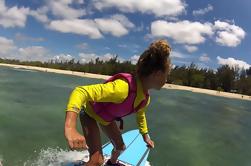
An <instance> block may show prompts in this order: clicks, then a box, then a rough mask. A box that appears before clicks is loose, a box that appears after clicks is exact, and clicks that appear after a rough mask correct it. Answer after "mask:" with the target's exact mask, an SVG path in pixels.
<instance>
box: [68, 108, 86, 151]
mask: <svg viewBox="0 0 251 166" xmlns="http://www.w3.org/2000/svg"><path fill="white" fill-rule="evenodd" d="M77 117H78V114H77V113H76V112H70V111H67V112H66V117H65V127H64V133H65V138H66V140H67V142H68V145H69V147H70V148H71V149H72V150H73V149H87V148H88V146H87V145H86V141H85V137H84V136H82V135H81V134H79V133H78V131H77V130H76V121H77Z"/></svg>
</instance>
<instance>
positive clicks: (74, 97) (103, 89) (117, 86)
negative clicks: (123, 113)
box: [66, 78, 150, 134]
mask: <svg viewBox="0 0 251 166" xmlns="http://www.w3.org/2000/svg"><path fill="white" fill-rule="evenodd" d="M128 91H129V85H128V83H127V82H126V81H125V80H123V79H116V80H114V81H112V82H107V83H105V84H94V85H86V86H78V87H76V88H75V89H74V90H73V91H72V93H71V95H70V98H69V102H68V104H67V109H66V111H72V112H76V113H79V112H80V110H81V108H82V107H84V108H85V109H84V110H85V112H86V113H87V114H88V115H89V116H90V117H92V118H93V119H95V120H96V121H97V122H99V123H100V124H102V125H108V124H109V122H107V121H105V120H104V119H102V118H101V117H100V116H98V115H97V114H96V113H95V112H94V111H93V108H92V106H91V105H90V103H89V102H88V101H95V102H113V103H122V102H123V101H124V100H125V99H126V98H127V96H128ZM144 98H145V95H144V92H143V88H142V84H141V81H140V80H139V79H138V78H137V96H136V99H135V101H134V108H135V107H136V106H137V105H138V104H139V103H140V102H141V101H142V100H143V99H144ZM149 103H150V96H149V99H148V101H147V105H146V106H145V107H144V108H141V109H140V110H139V111H138V112H136V121H137V124H138V128H139V131H140V133H141V134H146V133H148V128H147V121H146V115H145V111H146V108H147V106H148V105H149Z"/></svg>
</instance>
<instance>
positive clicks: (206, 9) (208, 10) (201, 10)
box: [193, 4, 214, 16]
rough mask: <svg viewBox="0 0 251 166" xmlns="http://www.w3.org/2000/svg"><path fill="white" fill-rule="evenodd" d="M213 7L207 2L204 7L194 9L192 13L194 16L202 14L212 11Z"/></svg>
mask: <svg viewBox="0 0 251 166" xmlns="http://www.w3.org/2000/svg"><path fill="white" fill-rule="evenodd" d="M213 9H214V7H213V6H212V5H210V4H208V5H207V7H206V8H204V9H198V10H194V11H193V15H194V16H199V15H204V14H206V13H208V12H210V11H212V10H213Z"/></svg>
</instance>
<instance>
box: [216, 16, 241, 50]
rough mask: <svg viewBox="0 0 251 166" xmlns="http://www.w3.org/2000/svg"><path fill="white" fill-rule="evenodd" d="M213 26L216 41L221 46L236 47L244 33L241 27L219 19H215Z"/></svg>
mask: <svg viewBox="0 0 251 166" xmlns="http://www.w3.org/2000/svg"><path fill="white" fill-rule="evenodd" d="M214 28H215V30H216V31H217V32H216V33H217V36H216V42H217V43H219V44H220V45H223V46H228V47H236V46H238V45H239V44H240V43H241V40H243V39H244V38H245V35H246V33H245V31H244V30H243V29H242V28H241V27H239V26H236V25H231V24H229V23H227V22H222V21H219V20H218V21H215V23H214Z"/></svg>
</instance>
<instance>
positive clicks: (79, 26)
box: [48, 19, 103, 39]
mask: <svg viewBox="0 0 251 166" xmlns="http://www.w3.org/2000/svg"><path fill="white" fill-rule="evenodd" d="M48 27H49V28H50V29H53V30H56V31H59V32H63V33H75V34H80V35H87V36H89V37H90V38H92V39H98V38H102V37H103V36H102V34H101V32H100V31H99V29H98V28H97V25H96V22H94V21H93V20H88V19H73V20H55V21H51V22H50V24H49V26H48Z"/></svg>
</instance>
